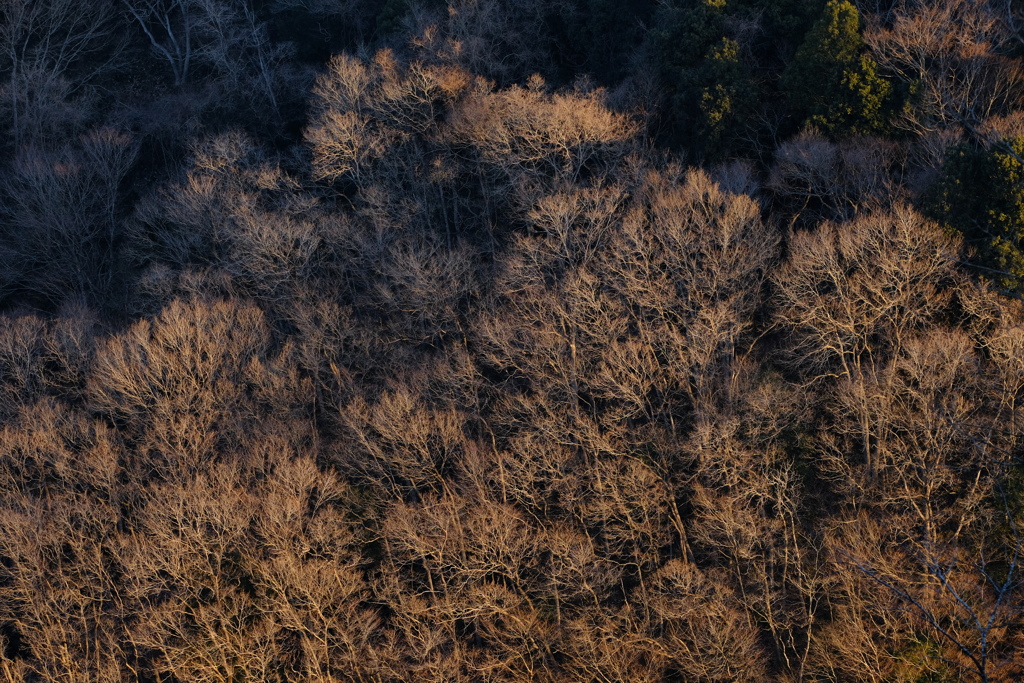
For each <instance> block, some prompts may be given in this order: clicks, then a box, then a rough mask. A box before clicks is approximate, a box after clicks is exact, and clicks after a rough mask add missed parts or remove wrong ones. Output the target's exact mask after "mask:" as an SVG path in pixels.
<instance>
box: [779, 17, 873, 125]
mask: <svg viewBox="0 0 1024 683" xmlns="http://www.w3.org/2000/svg"><path fill="white" fill-rule="evenodd" d="M782 86H783V89H784V90H785V91H787V92H788V94H789V98H790V102H791V103H792V106H793V108H794V111H795V113H796V114H797V115H798V116H800V117H801V118H802V119H803V120H804V121H806V122H807V123H809V124H811V125H813V126H816V127H818V128H820V129H822V130H823V131H825V132H827V133H828V134H830V135H832V136H835V137H842V136H846V135H858V134H865V133H882V132H884V131H885V130H886V128H887V122H886V118H887V116H886V114H887V111H886V110H887V106H886V105H887V101H888V100H889V98H890V94H891V92H892V87H891V86H890V84H889V82H888V81H887V80H886V79H885V78H884V77H882V76H880V75H879V74H878V64H877V63H876V62H875V60H874V59H872V58H871V56H870V55H868V54H867V53H866V49H865V44H864V39H863V38H862V37H861V35H860V13H859V12H858V11H857V8H856V7H854V6H853V4H851V3H850V2H848V0H830V1H829V3H828V4H827V5H825V11H824V13H823V15H822V17H821V18H820V19H819V20H818V21H817V22H816V23H815V24H814V26H813V27H811V30H810V31H809V32H808V33H807V36H806V38H805V39H804V42H803V44H802V45H801V46H800V48H799V49H798V50H797V53H796V56H795V57H794V59H793V61H792V62H791V63H790V65H789V66H788V67H787V68H786V71H785V73H784V74H783V80H782Z"/></svg>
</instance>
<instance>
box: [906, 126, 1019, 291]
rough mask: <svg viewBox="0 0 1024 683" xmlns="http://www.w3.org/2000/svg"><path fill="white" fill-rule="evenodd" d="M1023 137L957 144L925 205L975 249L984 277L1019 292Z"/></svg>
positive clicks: (949, 154) (951, 151) (948, 155)
mask: <svg viewBox="0 0 1024 683" xmlns="http://www.w3.org/2000/svg"><path fill="white" fill-rule="evenodd" d="M1022 158H1024V137H1014V138H1008V139H1004V140H1002V141H1000V142H999V143H997V144H994V145H992V146H991V147H989V148H988V149H984V148H982V149H978V148H975V147H971V146H969V145H966V144H964V145H958V146H956V147H954V148H953V149H952V150H950V152H949V153H948V154H947V157H946V163H945V165H944V166H943V171H942V176H941V177H940V179H939V181H938V182H937V183H936V185H935V186H934V187H933V188H932V190H931V191H930V193H929V195H928V197H927V199H926V207H927V209H928V210H929V211H930V212H931V214H932V215H933V216H934V217H935V218H936V219H938V220H939V221H941V222H943V223H944V224H945V225H946V226H947V227H948V228H950V229H952V230H953V231H955V232H957V233H960V234H962V235H963V236H964V238H965V240H966V241H967V243H968V244H970V245H972V246H974V247H975V248H976V249H977V250H978V256H979V258H980V259H981V262H982V265H983V266H984V267H985V268H989V269H991V270H990V271H989V272H988V273H987V275H988V277H990V278H991V279H992V280H993V281H994V282H996V283H997V284H998V285H999V286H1001V287H1003V288H1005V289H1008V290H1015V291H1020V290H1021V289H1022V288H1024V163H1022V162H1021V159H1022Z"/></svg>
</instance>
